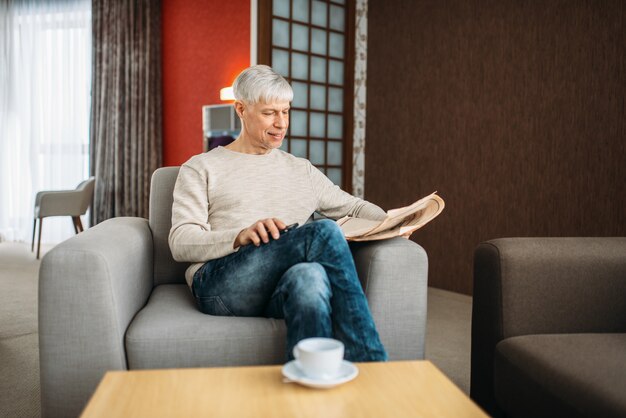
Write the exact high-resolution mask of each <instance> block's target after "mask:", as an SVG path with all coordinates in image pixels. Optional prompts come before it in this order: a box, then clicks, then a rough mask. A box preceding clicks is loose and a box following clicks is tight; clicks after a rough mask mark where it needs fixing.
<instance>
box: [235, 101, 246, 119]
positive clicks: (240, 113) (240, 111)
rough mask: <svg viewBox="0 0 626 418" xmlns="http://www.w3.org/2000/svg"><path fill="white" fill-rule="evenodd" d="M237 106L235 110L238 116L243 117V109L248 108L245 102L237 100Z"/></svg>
mask: <svg viewBox="0 0 626 418" xmlns="http://www.w3.org/2000/svg"><path fill="white" fill-rule="evenodd" d="M234 106H235V112H237V116H239V117H240V118H243V111H244V109H245V108H246V106H245V105H244V104H243V102H241V101H239V100H237V101H235V103H234Z"/></svg>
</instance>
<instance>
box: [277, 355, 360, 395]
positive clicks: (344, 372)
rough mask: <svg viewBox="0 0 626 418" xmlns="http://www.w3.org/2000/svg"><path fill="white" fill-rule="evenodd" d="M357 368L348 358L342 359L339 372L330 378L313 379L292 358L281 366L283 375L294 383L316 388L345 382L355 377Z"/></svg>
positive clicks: (325, 387) (357, 371) (357, 372)
mask: <svg viewBox="0 0 626 418" xmlns="http://www.w3.org/2000/svg"><path fill="white" fill-rule="evenodd" d="M358 374H359V369H358V368H357V367H356V365H355V364H353V363H350V362H349V361H348V360H343V361H342V362H341V366H340V367H339V373H337V376H336V377H334V378H332V379H315V378H312V377H308V376H307V375H306V374H304V372H303V371H302V370H301V369H300V367H298V364H297V361H296V360H292V361H290V362H289V363H287V364H285V365H284V366H283V376H285V377H286V378H287V379H289V380H292V381H294V382H296V383H300V384H301V385H304V386H309V387H312V388H318V389H329V388H332V387H335V386H337V385H341V384H342V383H346V382H349V381H351V380H352V379H354V378H355V377H357V376H358Z"/></svg>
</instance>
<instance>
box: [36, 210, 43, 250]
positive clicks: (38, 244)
mask: <svg viewBox="0 0 626 418" xmlns="http://www.w3.org/2000/svg"><path fill="white" fill-rule="evenodd" d="M42 229H43V218H39V238H38V239H37V260H39V250H40V249H41V230H42Z"/></svg>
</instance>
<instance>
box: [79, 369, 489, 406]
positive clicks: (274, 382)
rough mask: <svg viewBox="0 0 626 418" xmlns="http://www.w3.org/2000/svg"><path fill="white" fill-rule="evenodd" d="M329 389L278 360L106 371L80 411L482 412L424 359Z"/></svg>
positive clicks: (364, 371)
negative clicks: (289, 378)
mask: <svg viewBox="0 0 626 418" xmlns="http://www.w3.org/2000/svg"><path fill="white" fill-rule="evenodd" d="M357 366H358V368H359V375H358V376H357V378H356V379H354V380H353V381H351V382H348V383H345V384H343V385H341V386H337V387H334V388H331V389H311V388H308V387H304V386H300V385H299V384H296V383H284V382H283V376H282V374H281V366H259V367H227V368H207V369H165V370H143V371H141V370H140V371H116V372H108V373H107V374H106V375H105V376H104V378H103V379H102V381H101V382H100V385H99V386H98V389H97V390H96V392H95V393H94V395H93V397H92V398H91V400H90V401H89V404H88V405H87V407H86V408H85V411H84V412H83V415H82V416H83V417H85V418H93V417H107V418H115V417H229V418H230V417H290V418H291V417H323V418H334V417H376V418H379V417H486V416H487V415H485V413H484V412H483V411H482V410H481V409H480V408H478V407H477V406H476V405H475V404H474V403H473V402H472V401H471V400H470V399H469V398H468V397H467V396H466V395H465V394H464V393H463V392H461V390H460V389H458V388H457V387H456V386H455V385H454V384H453V383H452V382H451V381H450V380H448V378H447V377H446V376H444V375H443V374H442V373H441V372H440V371H439V370H438V369H437V368H436V367H435V366H434V365H433V364H432V363H430V362H429V361H398V362H388V363H358V364H357Z"/></svg>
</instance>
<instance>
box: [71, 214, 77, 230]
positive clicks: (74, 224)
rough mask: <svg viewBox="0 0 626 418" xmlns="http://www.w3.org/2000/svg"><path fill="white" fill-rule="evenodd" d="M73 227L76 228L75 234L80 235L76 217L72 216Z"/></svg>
mask: <svg viewBox="0 0 626 418" xmlns="http://www.w3.org/2000/svg"><path fill="white" fill-rule="evenodd" d="M72 225H73V226H74V233H75V234H78V227H77V226H76V216H72Z"/></svg>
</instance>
